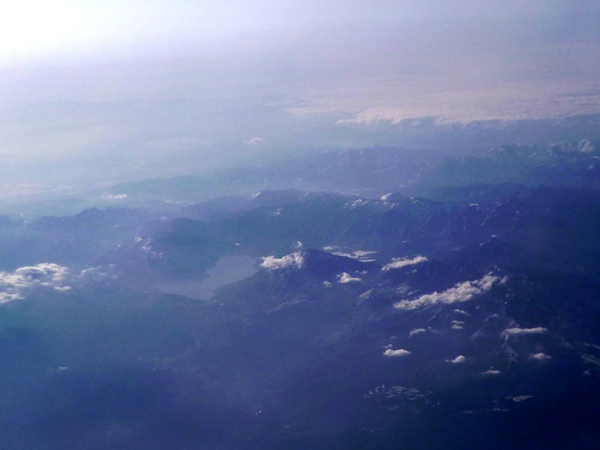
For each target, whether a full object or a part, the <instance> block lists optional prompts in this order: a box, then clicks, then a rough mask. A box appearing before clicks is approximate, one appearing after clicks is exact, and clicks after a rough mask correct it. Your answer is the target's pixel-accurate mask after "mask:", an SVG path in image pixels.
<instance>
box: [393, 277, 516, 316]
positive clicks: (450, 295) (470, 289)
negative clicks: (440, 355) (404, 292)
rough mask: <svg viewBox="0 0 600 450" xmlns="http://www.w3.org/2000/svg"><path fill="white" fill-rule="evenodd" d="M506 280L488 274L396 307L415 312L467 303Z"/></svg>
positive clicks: (406, 301) (404, 301) (400, 303)
mask: <svg viewBox="0 0 600 450" xmlns="http://www.w3.org/2000/svg"><path fill="white" fill-rule="evenodd" d="M504 280H505V279H504V278H502V279H501V278H500V277H497V276H495V275H491V274H488V275H485V276H484V277H483V278H481V279H480V280H475V281H465V282H462V283H458V284H456V285H455V286H454V287H451V288H450V289H446V290H445V291H442V292H434V293H433V294H425V295H422V296H420V297H419V298H417V299H415V300H402V301H401V302H398V303H396V304H395V305H394V306H395V307H396V309H401V310H413V309H418V308H423V307H425V306H430V305H439V304H451V303H459V302H466V301H468V300H471V299H472V298H473V297H475V296H476V295H480V294H483V293H485V292H488V291H489V290H491V289H492V287H494V285H495V284H497V283H503V282H504Z"/></svg>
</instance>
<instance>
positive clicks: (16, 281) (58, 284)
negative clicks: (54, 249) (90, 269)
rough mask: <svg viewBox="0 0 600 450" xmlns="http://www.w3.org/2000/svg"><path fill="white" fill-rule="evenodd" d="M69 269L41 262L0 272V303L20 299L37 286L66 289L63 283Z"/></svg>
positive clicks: (67, 288)
mask: <svg viewBox="0 0 600 450" xmlns="http://www.w3.org/2000/svg"><path fill="white" fill-rule="evenodd" d="M68 275H69V269H68V268H66V267H63V266H60V265H58V264H53V263H41V264H37V265H35V266H25V267H20V268H18V269H17V270H15V271H14V272H0V303H5V302H10V301H13V300H21V299H23V298H25V297H26V296H27V295H28V294H29V293H30V292H31V291H32V290H34V289H35V288H38V287H44V288H50V289H54V290H56V291H68V290H69V289H71V287H70V286H67V285H66V284H65V282H66V280H67V277H68Z"/></svg>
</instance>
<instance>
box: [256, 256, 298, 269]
mask: <svg viewBox="0 0 600 450" xmlns="http://www.w3.org/2000/svg"><path fill="white" fill-rule="evenodd" d="M303 266H304V256H303V255H302V253H300V252H294V253H291V254H289V255H285V256H282V257H281V258H276V257H275V256H266V257H264V258H263V262H262V263H261V264H260V267H262V268H263V269H269V270H277V269H287V268H289V267H298V268H302V267H303Z"/></svg>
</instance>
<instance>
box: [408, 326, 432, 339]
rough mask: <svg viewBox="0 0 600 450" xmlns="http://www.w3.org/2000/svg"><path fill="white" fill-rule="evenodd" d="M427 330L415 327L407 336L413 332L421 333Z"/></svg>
mask: <svg viewBox="0 0 600 450" xmlns="http://www.w3.org/2000/svg"><path fill="white" fill-rule="evenodd" d="M426 331H427V330H426V329H425V328H415V329H414V330H411V332H410V333H408V337H409V338H410V337H413V336H414V335H415V334H421V333H425V332H426Z"/></svg>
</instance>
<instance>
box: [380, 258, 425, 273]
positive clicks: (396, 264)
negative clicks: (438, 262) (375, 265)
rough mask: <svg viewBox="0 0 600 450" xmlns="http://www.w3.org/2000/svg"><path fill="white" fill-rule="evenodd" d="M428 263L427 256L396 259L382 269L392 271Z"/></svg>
mask: <svg viewBox="0 0 600 450" xmlns="http://www.w3.org/2000/svg"><path fill="white" fill-rule="evenodd" d="M425 261H427V258H426V257H425V256H420V255H419V256H415V257H414V258H412V259H410V258H394V259H392V260H391V261H390V262H389V263H387V264H386V265H385V266H383V267H382V268H381V270H383V271H388V270H392V269H400V268H402V267H405V266H411V265H413V264H419V263H422V262H425Z"/></svg>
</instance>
